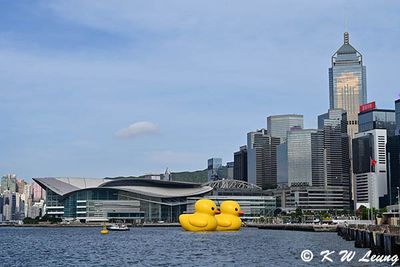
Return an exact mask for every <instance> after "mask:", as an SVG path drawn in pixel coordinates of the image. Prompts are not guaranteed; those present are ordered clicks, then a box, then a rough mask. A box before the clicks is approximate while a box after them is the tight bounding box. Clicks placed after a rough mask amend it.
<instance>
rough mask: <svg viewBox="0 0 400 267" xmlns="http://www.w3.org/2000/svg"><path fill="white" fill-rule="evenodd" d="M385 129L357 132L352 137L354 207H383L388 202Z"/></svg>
mask: <svg viewBox="0 0 400 267" xmlns="http://www.w3.org/2000/svg"><path fill="white" fill-rule="evenodd" d="M386 143H387V135H386V129H374V130H370V131H366V132H361V133H357V134H356V136H355V138H354V139H353V166H354V169H353V171H354V174H355V180H356V184H355V193H356V194H355V195H356V198H355V202H356V208H359V207H360V206H361V205H363V206H365V207H367V208H376V209H379V208H383V207H384V206H386V205H387V204H388V201H387V194H388V183H387V173H386V170H387V166H386V165H387V159H386Z"/></svg>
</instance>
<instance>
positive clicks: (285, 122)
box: [267, 114, 304, 143]
mask: <svg viewBox="0 0 400 267" xmlns="http://www.w3.org/2000/svg"><path fill="white" fill-rule="evenodd" d="M303 127H304V118H303V115H297V114H287V115H274V116H269V117H268V118H267V130H268V133H269V134H270V135H271V136H272V137H278V138H280V141H281V143H284V142H285V141H286V136H287V132H288V131H290V130H291V129H294V128H295V129H303Z"/></svg>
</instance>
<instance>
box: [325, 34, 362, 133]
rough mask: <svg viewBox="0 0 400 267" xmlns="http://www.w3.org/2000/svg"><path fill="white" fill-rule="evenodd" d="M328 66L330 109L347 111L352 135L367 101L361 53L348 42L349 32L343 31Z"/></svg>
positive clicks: (355, 130)
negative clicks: (359, 114) (341, 43)
mask: <svg viewBox="0 0 400 267" xmlns="http://www.w3.org/2000/svg"><path fill="white" fill-rule="evenodd" d="M331 64H332V66H331V68H329V100H330V101H329V102H330V109H343V110H345V111H346V112H347V120H348V126H349V127H348V133H349V136H350V137H353V136H354V134H355V133H356V132H358V117H357V115H358V112H359V107H360V105H362V104H365V103H367V82H366V68H365V66H364V65H363V60H362V55H361V54H360V53H359V52H358V51H357V50H356V49H355V48H354V47H353V46H352V45H350V42H349V33H348V32H345V33H344V43H343V45H342V46H341V47H340V48H339V50H337V51H336V52H335V54H334V55H333V56H332V62H331Z"/></svg>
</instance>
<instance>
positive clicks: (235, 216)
mask: <svg viewBox="0 0 400 267" xmlns="http://www.w3.org/2000/svg"><path fill="white" fill-rule="evenodd" d="M220 210H221V214H219V215H217V216H215V218H216V219H217V222H218V226H217V231H237V230H239V229H240V227H241V226H242V220H241V219H240V218H239V216H240V215H243V211H242V210H241V209H240V205H239V204H238V203H237V202H236V201H232V200H227V201H224V202H222V204H221V206H220Z"/></svg>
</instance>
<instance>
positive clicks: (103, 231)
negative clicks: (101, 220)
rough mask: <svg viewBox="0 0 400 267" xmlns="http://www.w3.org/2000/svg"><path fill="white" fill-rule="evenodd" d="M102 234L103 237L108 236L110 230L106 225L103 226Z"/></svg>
mask: <svg viewBox="0 0 400 267" xmlns="http://www.w3.org/2000/svg"><path fill="white" fill-rule="evenodd" d="M100 234H102V235H106V234H108V230H107V227H106V225H105V224H103V228H102V229H101V230H100Z"/></svg>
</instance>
